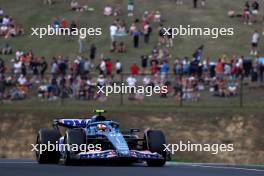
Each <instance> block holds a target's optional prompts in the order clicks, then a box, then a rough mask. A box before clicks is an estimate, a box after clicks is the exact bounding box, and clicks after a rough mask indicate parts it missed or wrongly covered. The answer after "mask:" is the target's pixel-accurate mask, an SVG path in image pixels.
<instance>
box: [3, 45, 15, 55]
mask: <svg viewBox="0 0 264 176" xmlns="http://www.w3.org/2000/svg"><path fill="white" fill-rule="evenodd" d="M0 52H1V54H4V55H10V54H12V53H13V49H12V47H11V46H10V45H9V44H5V46H4V47H3V48H1V51H0Z"/></svg>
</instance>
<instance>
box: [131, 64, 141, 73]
mask: <svg viewBox="0 0 264 176" xmlns="http://www.w3.org/2000/svg"><path fill="white" fill-rule="evenodd" d="M130 73H131V75H132V76H136V75H138V74H139V67H138V66H137V64H136V63H134V64H132V65H131V66H130Z"/></svg>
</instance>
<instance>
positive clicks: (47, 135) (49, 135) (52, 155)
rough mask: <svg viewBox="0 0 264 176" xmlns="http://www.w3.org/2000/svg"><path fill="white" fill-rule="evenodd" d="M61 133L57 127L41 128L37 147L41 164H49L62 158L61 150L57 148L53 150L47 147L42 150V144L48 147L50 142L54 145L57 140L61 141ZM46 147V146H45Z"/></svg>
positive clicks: (37, 156) (37, 154) (38, 159)
mask: <svg viewBox="0 0 264 176" xmlns="http://www.w3.org/2000/svg"><path fill="white" fill-rule="evenodd" d="M60 137H61V135H60V132H59V131H58V130H57V129H41V130H39V132H38V135H37V141H36V144H37V148H38V150H37V151H36V158H37V161H38V163H39V164H49V163H58V162H59V160H60V152H59V151H56V148H54V149H53V151H48V150H47V148H46V150H45V151H41V150H40V149H41V148H42V147H41V146H44V145H45V147H48V143H49V144H53V145H54V147H55V145H56V142H57V143H59V139H60ZM43 149H44V147H43Z"/></svg>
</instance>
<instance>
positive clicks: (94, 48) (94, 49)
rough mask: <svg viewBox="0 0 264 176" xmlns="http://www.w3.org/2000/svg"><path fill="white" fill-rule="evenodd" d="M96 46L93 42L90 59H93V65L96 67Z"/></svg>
mask: <svg viewBox="0 0 264 176" xmlns="http://www.w3.org/2000/svg"><path fill="white" fill-rule="evenodd" d="M96 49H97V48H96V46H95V44H92V45H91V48H90V59H91V62H92V63H91V67H94V59H95V57H96Z"/></svg>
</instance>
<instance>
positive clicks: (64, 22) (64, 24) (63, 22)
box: [60, 18, 68, 28]
mask: <svg viewBox="0 0 264 176" xmlns="http://www.w3.org/2000/svg"><path fill="white" fill-rule="evenodd" d="M67 26H68V22H67V21H66V19H64V18H63V19H62V20H61V23H60V27H61V28H67Z"/></svg>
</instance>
